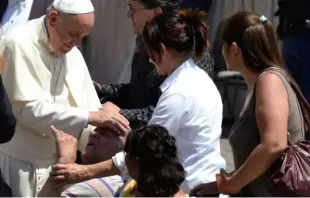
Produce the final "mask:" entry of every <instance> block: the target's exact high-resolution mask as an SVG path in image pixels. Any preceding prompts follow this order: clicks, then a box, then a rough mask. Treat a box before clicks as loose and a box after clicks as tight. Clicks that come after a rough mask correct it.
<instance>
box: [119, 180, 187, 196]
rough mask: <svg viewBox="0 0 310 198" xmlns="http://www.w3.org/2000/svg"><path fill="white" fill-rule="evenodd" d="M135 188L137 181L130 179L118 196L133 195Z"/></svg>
mask: <svg viewBox="0 0 310 198" xmlns="http://www.w3.org/2000/svg"><path fill="white" fill-rule="evenodd" d="M136 189H137V182H136V181H135V180H133V179H131V180H130V181H129V182H127V183H126V184H125V186H124V188H123V190H122V192H121V194H120V197H135V194H134V193H135V190H136ZM185 197H189V195H188V194H186V195H185Z"/></svg>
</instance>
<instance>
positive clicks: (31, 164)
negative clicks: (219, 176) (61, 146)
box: [0, 16, 101, 197]
mask: <svg viewBox="0 0 310 198" xmlns="http://www.w3.org/2000/svg"><path fill="white" fill-rule="evenodd" d="M0 51H1V52H3V54H4V57H5V61H6V68H5V69H4V71H3V73H2V77H3V82H4V85H5V87H6V88H7V91H8V95H9V98H10V101H11V103H12V106H13V110H14V114H15V116H16V118H17V121H18V123H17V126H16V132H15V136H14V137H13V139H12V140H11V141H10V142H8V143H6V144H3V145H0V168H1V170H2V173H3V177H4V180H5V182H6V183H7V184H8V185H9V186H10V187H11V188H12V192H13V196H14V197H16V196H31V197H34V196H37V195H38V193H39V191H40V190H41V189H42V187H43V185H44V183H45V182H46V180H47V178H48V176H49V172H50V170H51V165H53V164H55V162H56V159H57V156H56V144H55V138H54V135H53V133H52V132H51V131H50V129H49V127H50V125H54V126H55V127H56V128H58V129H61V130H64V131H65V132H67V133H69V134H71V135H73V136H75V137H77V138H80V145H79V149H80V150H84V148H85V146H86V145H85V143H86V142H87V141H88V140H87V139H88V135H89V132H90V130H92V129H93V127H92V126H88V125H87V123H88V113H89V111H97V110H98V109H99V108H100V106H101V105H100V102H99V99H98V96H97V94H96V92H95V89H94V87H93V83H92V80H91V77H90V75H89V72H88V69H87V66H86V64H85V62H84V59H83V57H82V55H81V53H80V51H79V50H78V49H77V48H76V47H74V48H73V49H72V50H71V51H70V52H69V53H67V54H66V55H65V56H62V57H57V56H54V55H53V54H52V53H51V51H50V48H49V41H48V36H47V33H46V29H45V26H44V16H43V17H41V18H39V19H35V20H32V21H29V22H27V23H26V24H25V25H23V26H20V27H16V28H13V29H12V30H11V31H9V32H8V33H7V34H6V35H4V36H3V37H2V38H1V40H0Z"/></svg>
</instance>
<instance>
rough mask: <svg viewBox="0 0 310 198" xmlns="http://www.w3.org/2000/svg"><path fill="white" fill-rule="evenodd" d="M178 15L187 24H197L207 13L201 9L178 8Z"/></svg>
mask: <svg viewBox="0 0 310 198" xmlns="http://www.w3.org/2000/svg"><path fill="white" fill-rule="evenodd" d="M179 15H180V17H181V19H182V20H183V21H184V22H185V23H186V24H188V25H193V26H197V25H200V24H201V22H202V21H203V20H204V19H205V18H206V16H207V13H206V12H205V11H202V10H191V9H185V10H180V12H179Z"/></svg>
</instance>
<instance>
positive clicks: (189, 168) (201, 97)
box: [113, 59, 226, 193]
mask: <svg viewBox="0 0 310 198" xmlns="http://www.w3.org/2000/svg"><path fill="white" fill-rule="evenodd" d="M161 90H162V92H163V93H162V95H161V97H160V99H159V102H158V103H157V106H156V108H155V110H154V113H153V116H152V118H151V120H150V122H149V124H159V125H161V126H164V127H165V128H167V129H168V131H169V133H170V134H171V135H172V136H174V137H175V138H176V144H177V147H178V154H179V155H178V156H179V159H180V162H181V163H182V165H183V166H184V168H185V170H186V173H187V175H186V179H185V181H184V182H183V184H182V186H181V188H182V189H183V190H184V191H185V192H186V193H189V192H190V190H191V189H193V188H194V187H196V186H197V185H199V184H201V183H207V182H213V181H215V175H216V174H217V173H219V170H220V169H221V168H225V166H226V162H225V160H224V158H223V157H222V156H221V154H220V136H221V131H222V129H221V125H222V111H223V105H222V100H221V96H220V94H219V92H218V90H217V88H216V86H215V85H214V83H213V81H212V80H211V79H210V77H209V76H208V75H207V74H206V73H205V72H204V71H203V70H201V69H200V68H198V67H197V66H196V65H195V63H194V62H193V61H192V60H191V59H190V60H188V61H186V62H185V63H183V64H182V65H181V66H180V67H179V68H177V69H176V70H175V71H174V72H173V73H172V74H171V75H170V76H169V77H168V78H167V79H166V80H165V81H164V83H163V84H162V85H161ZM123 157H124V155H121V154H118V155H116V156H114V158H113V161H114V163H115V165H116V166H117V167H119V168H120V170H124V164H122V163H124V160H123V159H116V158H123Z"/></svg>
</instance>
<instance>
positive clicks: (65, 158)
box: [51, 126, 78, 164]
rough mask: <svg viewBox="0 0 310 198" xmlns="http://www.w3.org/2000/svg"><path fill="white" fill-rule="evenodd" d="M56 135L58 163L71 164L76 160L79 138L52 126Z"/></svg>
mask: <svg viewBox="0 0 310 198" xmlns="http://www.w3.org/2000/svg"><path fill="white" fill-rule="evenodd" d="M51 130H52V132H53V133H54V135H55V139H56V149H57V155H58V163H64V164H71V163H74V162H75V160H76V151H77V143H78V141H77V139H76V138H75V137H73V136H71V135H69V134H67V133H65V132H63V131H61V130H58V129H56V128H55V127H54V126H51Z"/></svg>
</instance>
